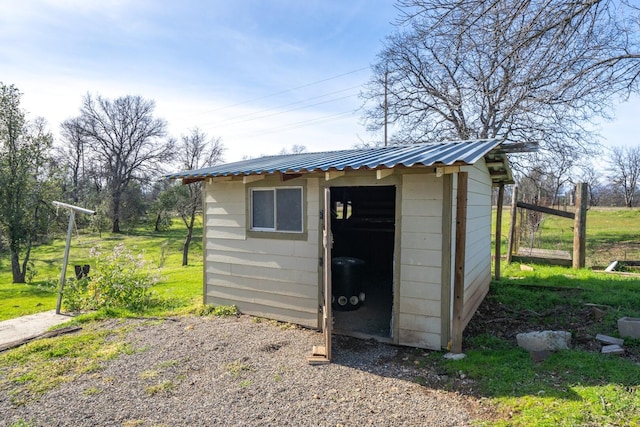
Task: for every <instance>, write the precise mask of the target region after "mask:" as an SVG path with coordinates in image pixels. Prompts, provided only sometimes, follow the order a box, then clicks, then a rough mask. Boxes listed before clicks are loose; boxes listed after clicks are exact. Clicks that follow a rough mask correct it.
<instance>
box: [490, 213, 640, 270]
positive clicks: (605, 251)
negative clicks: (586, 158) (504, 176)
mask: <svg viewBox="0 0 640 427" xmlns="http://www.w3.org/2000/svg"><path fill="white" fill-rule="evenodd" d="M519 211H520V209H519ZM493 214H494V218H495V208H494V212H493ZM519 215H520V214H518V216H519ZM502 218H503V219H502V239H501V253H502V254H505V253H506V249H507V236H508V234H509V226H510V222H511V218H510V207H508V206H506V207H505V208H504V210H503V216H502ZM518 221H520V219H518ZM494 230H495V221H494ZM493 233H494V234H493V236H495V231H493ZM525 234H526V235H525V236H523V237H521V238H520V239H519V245H520V247H521V248H528V247H530V243H531V239H530V236H531V233H530V232H527V233H525ZM534 234H535V238H534V245H533V247H534V248H541V249H555V250H563V251H567V252H569V253H571V252H572V250H573V220H571V219H567V218H561V217H557V216H553V215H544V216H543V219H542V222H541V224H540V227H539V228H538V230H537V231H536V232H535V233H534ZM586 257H587V259H586V265H587V267H606V266H607V265H609V264H610V263H611V261H615V260H619V261H623V260H632V261H634V260H635V261H640V209H624V208H622V209H621V208H600V207H592V208H590V209H589V210H588V212H587V250H586Z"/></svg>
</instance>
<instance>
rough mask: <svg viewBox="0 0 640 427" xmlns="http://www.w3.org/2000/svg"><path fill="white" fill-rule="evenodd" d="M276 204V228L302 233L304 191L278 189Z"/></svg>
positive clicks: (298, 189)
mask: <svg viewBox="0 0 640 427" xmlns="http://www.w3.org/2000/svg"><path fill="white" fill-rule="evenodd" d="M276 203H277V211H276V212H277V215H278V218H277V220H276V224H277V227H276V228H277V229H278V230H281V231H302V189H300V188H279V189H277V190H276Z"/></svg>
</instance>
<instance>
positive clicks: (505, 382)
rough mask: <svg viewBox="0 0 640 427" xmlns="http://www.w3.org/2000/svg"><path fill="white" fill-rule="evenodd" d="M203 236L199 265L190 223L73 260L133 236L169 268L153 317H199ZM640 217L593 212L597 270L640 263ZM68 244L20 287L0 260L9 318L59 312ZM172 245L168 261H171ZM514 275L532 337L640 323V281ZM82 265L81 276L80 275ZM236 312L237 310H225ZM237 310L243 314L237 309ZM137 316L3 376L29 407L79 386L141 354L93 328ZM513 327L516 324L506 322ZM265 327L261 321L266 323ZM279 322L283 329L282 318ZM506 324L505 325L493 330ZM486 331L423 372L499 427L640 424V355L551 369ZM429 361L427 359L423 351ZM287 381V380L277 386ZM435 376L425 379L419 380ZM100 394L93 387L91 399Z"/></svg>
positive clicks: (562, 243) (0, 362) (513, 270)
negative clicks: (104, 367)
mask: <svg viewBox="0 0 640 427" xmlns="http://www.w3.org/2000/svg"><path fill="white" fill-rule="evenodd" d="M508 227H509V219H508V209H506V210H505V217H504V221H503V241H502V242H501V243H502V245H503V253H504V246H505V245H506V237H505V236H506V234H507V231H508ZM572 227H573V223H572V221H571V220H567V219H562V218H554V217H551V216H547V218H546V219H545V221H544V222H543V223H542V226H541V230H540V231H539V235H538V236H537V239H538V242H540V245H541V246H542V247H546V248H549V249H558V248H560V249H565V250H570V247H571V242H572ZM197 233H198V236H196V237H194V246H193V247H192V250H191V255H190V262H191V263H192V265H191V266H189V267H181V266H180V262H181V245H182V239H183V238H184V228H183V227H181V226H180V225H178V224H177V222H176V226H175V227H174V228H172V229H171V230H169V231H167V232H163V233H153V232H150V231H146V230H143V229H137V230H134V231H132V232H129V233H126V234H122V235H104V236H103V238H102V239H100V238H98V237H97V236H94V235H87V234H83V235H81V237H80V238H79V239H78V238H77V237H76V236H74V241H73V245H74V247H73V250H72V255H71V261H70V265H73V264H82V263H85V262H86V260H87V259H88V256H87V254H88V250H89V248H90V247H91V246H93V245H95V244H97V243H101V244H102V245H103V246H104V247H105V249H108V248H110V247H113V245H115V244H116V243H118V242H122V241H124V242H125V244H126V246H127V247H128V248H130V249H132V250H133V251H134V252H140V251H142V252H144V254H145V258H146V259H147V260H149V261H151V262H153V263H155V264H156V265H160V264H162V265H163V266H162V269H161V274H162V276H163V280H162V281H161V282H160V283H158V284H157V285H155V286H154V287H153V290H154V291H155V292H156V293H157V295H158V296H160V297H161V298H162V299H163V300H164V301H165V303H164V304H162V305H161V306H158V307H154V308H153V309H151V310H149V311H147V312H145V313H144V314H145V315H158V316H162V315H166V314H180V313H187V312H189V313H196V314H200V315H207V314H209V312H214V310H213V309H212V308H211V307H208V306H204V307H203V306H201V304H200V303H201V295H202V247H201V238H200V235H201V229H198V230H197ZM639 237H640V210H629V209H602V208H592V209H591V210H590V211H589V213H588V217H587V257H588V258H587V263H588V265H606V264H608V262H609V261H610V260H613V259H629V260H634V259H635V260H640V242H639V240H640V239H639ZM63 246H64V242H63V241H62V240H61V239H57V240H54V241H53V242H52V244H50V245H43V246H39V247H37V248H35V249H34V265H35V267H36V269H37V271H38V275H37V276H36V278H35V281H34V283H33V284H30V285H13V284H11V283H10V280H11V277H10V272H8V271H7V270H8V269H7V268H5V267H7V266H8V260H7V259H6V258H3V259H0V267H2V270H1V271H0V301H2V302H1V303H0V304H1V305H0V319H6V318H10V317H15V316H18V315H22V314H28V313H32V312H36V311H43V310H50V309H52V308H54V306H55V298H56V292H55V287H53V288H52V287H51V286H49V287H47V284H48V283H51V282H54V283H57V280H58V275H59V271H60V262H61V259H62V252H63ZM163 248H164V255H163ZM502 271H503V273H502V276H503V280H501V281H500V282H495V283H493V284H492V288H491V292H490V294H489V296H488V299H490V300H491V301H493V302H497V303H500V304H501V305H502V306H504V307H507V308H508V310H506V311H507V313H508V314H509V313H510V314H509V315H510V316H513V318H514V319H516V318H519V317H522V316H523V315H530V316H528V317H527V322H528V325H529V326H530V327H531V330H542V329H547V328H549V325H565V326H567V329H568V330H570V331H571V332H572V333H574V336H576V335H581V336H582V337H585V336H586V337H589V336H594V335H595V334H596V333H604V334H607V335H613V336H616V335H617V329H616V320H617V319H618V318H619V317H622V316H632V317H640V279H639V278H637V277H623V276H617V275H606V274H602V273H595V272H593V271H591V270H588V269H583V270H572V269H566V268H561V267H546V266H535V267H534V270H533V271H521V270H520V268H519V265H518V264H512V265H511V266H504V267H503V270H502ZM69 274H72V270H71V269H70V273H69ZM586 303H591V304H597V305H598V306H599V307H602V308H603V309H604V311H605V315H604V316H603V317H602V318H601V319H600V320H599V321H598V322H590V323H589V324H585V325H581V324H580V319H581V318H580V317H577V316H576V313H580V312H581V310H582V311H583V312H584V310H585V307H586V306H585V304H586ZM222 311H224V312H225V313H226V312H227V311H229V312H230V313H231V312H232V311H233V308H232V307H224V308H223V310H222ZM231 314H232V313H231ZM136 315H140V314H139V313H131V312H128V311H126V310H113V309H112V310H101V311H98V312H94V313H90V314H86V315H83V316H79V317H77V318H76V319H75V320H74V322H76V323H83V324H87V325H89V326H88V327H87V331H83V332H82V333H81V334H80V335H78V336H74V337H71V336H69V337H58V338H54V339H49V340H39V341H37V342H34V343H31V344H29V345H27V346H24V347H22V348H20V349H15V350H12V351H10V352H7V353H5V354H3V355H0V387H1V386H2V384H1V382H2V381H10V382H12V383H13V384H19V386H20V387H19V388H18V391H17V392H16V393H15V394H14V396H13V399H14V400H15V401H17V402H18V403H19V402H20V401H21V400H24V399H27V398H29V396H32V395H34V394H37V393H38V392H41V391H42V390H46V389H50V388H52V387H55V385H56V384H57V382H58V381H69V380H72V379H73V378H75V377H76V376H77V375H78V374H79V373H81V372H86V371H84V370H86V369H88V370H89V372H92V370H95V371H96V372H97V371H99V370H100V366H101V361H102V360H106V359H108V358H110V357H117V355H118V354H121V353H123V352H127V351H132V350H131V349H130V348H128V347H127V346H126V345H122V347H119V346H118V345H117V342H118V341H117V340H108V339H107V336H108V334H109V333H111V334H113V333H117V332H103V333H99V332H96V331H93V330H92V329H91V325H92V322H91V321H92V320H97V319H102V318H106V317H127V316H136ZM506 320H507V321H510V319H506ZM256 321H260V319H256ZM276 323H277V322H276ZM493 325H495V324H493ZM493 325H492V324H488V325H485V327H486V330H485V331H484V332H481V333H477V334H474V335H473V336H470V337H468V338H466V340H465V353H466V354H467V357H466V358H465V359H463V360H461V361H448V360H444V359H443V358H442V354H441V353H439V352H434V353H430V354H429V355H427V356H420V357H421V358H422V360H419V361H418V362H419V366H427V365H428V364H431V365H434V366H436V368H435V369H437V370H438V371H439V372H446V373H447V374H448V376H449V378H450V381H449V383H448V384H447V385H445V386H444V387H445V388H450V389H454V390H459V391H460V392H462V393H471V394H474V395H477V396H481V397H483V398H485V399H486V401H487V402H489V403H490V404H492V405H494V406H495V407H497V408H499V417H498V418H499V419H497V420H496V421H493V422H488V423H487V425H496V426H547V425H548V426H556V425H558V426H574V425H594V426H595V425H622V426H625V425H629V426H631V425H638V424H640V416H639V415H638V414H640V388H639V385H640V366H639V365H638V364H637V360H640V357H638V359H633V357H626V358H621V357H619V356H608V355H602V354H600V353H598V352H597V351H585V350H580V349H572V350H569V351H562V352H558V353H554V354H552V355H551V356H550V357H549V358H547V359H546V360H544V361H542V362H538V363H536V362H533V360H532V359H531V357H530V355H529V354H528V353H527V352H525V351H524V350H522V349H520V348H518V347H517V346H516V344H515V339H514V338H513V337H508V338H505V337H502V336H499V335H497V334H496V333H495V331H493V330H492V326H493ZM625 348H626V349H627V351H628V353H630V354H634V355H640V340H629V339H627V340H625ZM419 354H423V352H422V351H420V352H419ZM225 369H226V371H227V372H228V374H229V375H230V377H231V378H237V379H238V380H242V382H241V383H240V386H241V387H248V386H250V383H251V382H250V380H248V379H246V376H247V375H248V373H250V371H251V369H252V368H251V366H250V365H248V364H246V363H245V362H244V361H243V360H236V361H234V362H233V363H230V364H228V365H226V366H225ZM160 371H162V367H161V366H156V367H149V370H148V372H146V373H145V374H144V375H147V376H148V379H150V380H151V379H154V380H156V381H157V382H156V381H154V384H152V385H149V388H148V389H147V390H146V391H147V393H149V394H150V395H151V394H156V393H171V391H172V389H173V387H174V386H175V382H173V380H163V381H159V380H160V378H159V377H158V378H156V372H158V375H160V373H161V372H160ZM461 374H463V375H464V378H466V379H467V380H468V383H467V384H466V385H464V386H462V387H460V385H459V384H456V381H455V379H456V378H461ZM274 380H275V381H279V377H276V378H275V379H274ZM420 381H424V382H426V380H425V379H424V378H422V379H421V378H417V379H416V382H420ZM95 392H99V390H90V391H88V393H95Z"/></svg>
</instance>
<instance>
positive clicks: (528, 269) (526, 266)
mask: <svg viewBox="0 0 640 427" xmlns="http://www.w3.org/2000/svg"><path fill="white" fill-rule="evenodd" d="M520 270H521V271H533V267H531V266H528V265H524V264H520Z"/></svg>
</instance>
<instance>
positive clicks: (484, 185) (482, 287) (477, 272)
mask: <svg viewBox="0 0 640 427" xmlns="http://www.w3.org/2000/svg"><path fill="white" fill-rule="evenodd" d="M468 172H469V182H468V196H467V242H466V255H465V289H464V313H463V325H466V324H467V323H468V322H469V320H470V319H471V317H472V316H473V313H475V311H476V309H477V308H478V306H479V305H480V303H481V302H482V299H483V298H484V297H485V295H486V294H487V292H488V291H489V283H490V282H491V177H490V176H489V172H488V170H487V168H486V166H485V163H484V160H483V159H481V160H479V161H478V162H477V163H476V164H475V165H474V166H473V167H470V168H468Z"/></svg>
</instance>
